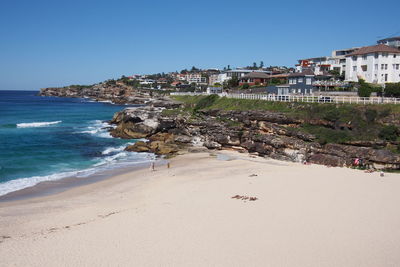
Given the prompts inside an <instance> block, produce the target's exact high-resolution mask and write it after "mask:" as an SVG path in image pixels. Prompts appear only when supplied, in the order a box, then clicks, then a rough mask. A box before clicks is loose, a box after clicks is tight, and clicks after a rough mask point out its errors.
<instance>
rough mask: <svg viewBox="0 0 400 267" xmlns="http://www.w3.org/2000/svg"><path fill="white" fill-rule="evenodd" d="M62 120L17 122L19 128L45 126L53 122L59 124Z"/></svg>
mask: <svg viewBox="0 0 400 267" xmlns="http://www.w3.org/2000/svg"><path fill="white" fill-rule="evenodd" d="M60 122H62V121H44V122H24V123H17V128H30V127H45V126H49V125H53V124H58V123H60Z"/></svg>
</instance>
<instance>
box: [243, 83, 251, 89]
mask: <svg viewBox="0 0 400 267" xmlns="http://www.w3.org/2000/svg"><path fill="white" fill-rule="evenodd" d="M249 87H250V85H249V84H248V83H244V84H242V89H249Z"/></svg>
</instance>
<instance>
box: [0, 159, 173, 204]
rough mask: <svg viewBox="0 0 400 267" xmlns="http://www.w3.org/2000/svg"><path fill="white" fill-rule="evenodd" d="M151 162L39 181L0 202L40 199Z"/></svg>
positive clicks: (163, 161)
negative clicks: (87, 174)
mask: <svg viewBox="0 0 400 267" xmlns="http://www.w3.org/2000/svg"><path fill="white" fill-rule="evenodd" d="M151 162H152V161H149V162H139V163H135V162H132V163H131V164H129V165H127V166H124V167H122V168H113V169H108V170H103V171H99V172H96V173H94V174H92V175H89V176H87V177H76V176H72V177H64V178H61V179H59V180H51V181H41V182H39V183H38V184H35V185H34V186H30V187H26V188H22V189H19V190H16V191H12V192H10V193H7V194H5V195H2V196H0V204H1V203H10V202H14V201H21V200H31V199H36V198H38V199H40V198H41V197H46V196H52V195H57V194H60V193H63V192H65V191H68V190H70V189H73V188H75V187H80V186H85V185H90V184H93V183H98V182H100V181H103V180H107V179H112V178H113V177H115V176H119V175H122V174H126V173H132V172H135V171H139V170H143V169H146V168H149V166H150V164H151ZM154 162H155V164H156V166H161V165H165V164H166V161H165V159H163V158H156V159H155V160H154Z"/></svg>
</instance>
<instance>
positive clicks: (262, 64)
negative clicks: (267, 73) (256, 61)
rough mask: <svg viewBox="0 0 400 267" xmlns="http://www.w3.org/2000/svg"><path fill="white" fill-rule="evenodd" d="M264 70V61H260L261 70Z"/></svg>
mask: <svg viewBox="0 0 400 267" xmlns="http://www.w3.org/2000/svg"><path fill="white" fill-rule="evenodd" d="M262 68H264V61H260V69H262Z"/></svg>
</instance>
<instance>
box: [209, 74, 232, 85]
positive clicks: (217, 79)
mask: <svg viewBox="0 0 400 267" xmlns="http://www.w3.org/2000/svg"><path fill="white" fill-rule="evenodd" d="M229 79H230V77H228V74H226V73H220V74H211V75H210V77H209V79H208V84H209V85H214V84H216V83H219V84H223V83H224V82H225V81H227V80H229Z"/></svg>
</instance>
